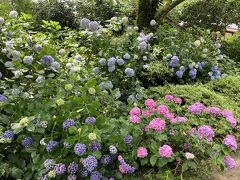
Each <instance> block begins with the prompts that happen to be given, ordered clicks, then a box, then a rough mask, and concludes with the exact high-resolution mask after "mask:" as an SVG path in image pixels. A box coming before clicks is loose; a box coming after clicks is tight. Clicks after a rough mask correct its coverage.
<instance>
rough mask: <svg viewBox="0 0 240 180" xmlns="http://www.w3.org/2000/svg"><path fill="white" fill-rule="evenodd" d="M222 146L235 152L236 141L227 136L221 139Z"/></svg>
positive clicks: (232, 137) (231, 136)
mask: <svg viewBox="0 0 240 180" xmlns="http://www.w3.org/2000/svg"><path fill="white" fill-rule="evenodd" d="M223 144H224V145H225V146H227V147H229V148H230V149H231V150H233V151H236V150H237V141H236V138H235V137H234V136H233V135H227V136H226V137H225V138H224V139H223Z"/></svg>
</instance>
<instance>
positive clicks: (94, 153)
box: [92, 151, 102, 159]
mask: <svg viewBox="0 0 240 180" xmlns="http://www.w3.org/2000/svg"><path fill="white" fill-rule="evenodd" d="M92 154H93V155H94V156H95V157H96V158H97V159H100V158H101V157H102V153H101V152H100V151H94V152H93V153H92Z"/></svg>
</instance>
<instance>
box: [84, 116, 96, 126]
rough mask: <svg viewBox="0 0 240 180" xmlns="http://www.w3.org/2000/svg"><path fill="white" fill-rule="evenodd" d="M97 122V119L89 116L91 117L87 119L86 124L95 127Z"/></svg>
mask: <svg viewBox="0 0 240 180" xmlns="http://www.w3.org/2000/svg"><path fill="white" fill-rule="evenodd" d="M95 122H96V118H95V117H91V116H89V117H87V118H86V119H85V123H86V124H91V125H93V124H95Z"/></svg>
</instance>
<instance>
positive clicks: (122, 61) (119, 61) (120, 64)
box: [117, 59, 125, 66]
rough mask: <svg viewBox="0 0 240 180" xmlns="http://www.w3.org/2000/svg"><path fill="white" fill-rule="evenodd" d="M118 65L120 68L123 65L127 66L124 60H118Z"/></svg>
mask: <svg viewBox="0 0 240 180" xmlns="http://www.w3.org/2000/svg"><path fill="white" fill-rule="evenodd" d="M117 64H118V65H119V66H122V65H124V64H125V61H124V60H123V59H117Z"/></svg>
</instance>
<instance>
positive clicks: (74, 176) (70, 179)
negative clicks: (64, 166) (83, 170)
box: [67, 174, 77, 180]
mask: <svg viewBox="0 0 240 180" xmlns="http://www.w3.org/2000/svg"><path fill="white" fill-rule="evenodd" d="M67 179H68V180H77V176H76V175H75V174H71V175H68V177H67Z"/></svg>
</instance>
